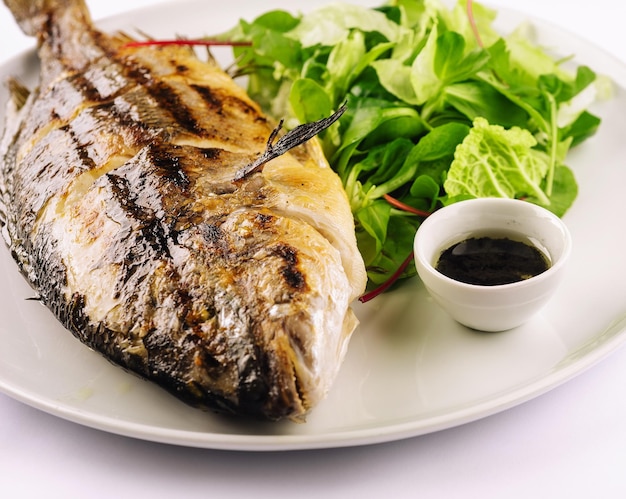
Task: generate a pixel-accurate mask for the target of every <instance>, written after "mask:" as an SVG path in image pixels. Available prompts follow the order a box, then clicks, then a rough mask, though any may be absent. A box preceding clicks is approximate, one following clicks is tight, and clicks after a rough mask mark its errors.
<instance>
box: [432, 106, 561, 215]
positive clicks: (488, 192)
mask: <svg viewBox="0 0 626 499" xmlns="http://www.w3.org/2000/svg"><path fill="white" fill-rule="evenodd" d="M536 144H537V141H536V139H535V137H533V135H532V134H531V133H530V132H529V131H528V130H524V129H522V128H519V127H513V128H511V129H509V130H507V129H505V128H504V127H502V126H500V125H490V124H489V122H488V121H487V120H486V119H484V118H476V119H475V120H474V122H473V126H472V128H471V130H470V132H469V134H467V136H466V137H465V139H464V140H463V142H462V143H461V144H459V146H458V147H457V148H456V151H455V154H454V160H453V161H452V164H451V165H450V170H449V171H448V176H447V178H446V180H445V182H444V185H443V187H444V189H445V191H446V193H447V194H448V197H449V198H452V199H454V198H456V197H460V196H463V197H467V196H469V197H477V198H478V197H508V198H521V197H532V198H535V199H537V200H538V201H539V202H540V203H541V204H544V205H549V204H550V200H549V198H548V196H547V195H546V194H545V193H544V191H543V190H542V188H541V183H542V181H543V179H544V178H545V176H546V174H547V172H548V168H549V162H548V161H547V158H546V157H545V155H542V154H538V153H537V152H536V151H534V150H533V149H532V148H533V147H534V146H535V145H536Z"/></svg>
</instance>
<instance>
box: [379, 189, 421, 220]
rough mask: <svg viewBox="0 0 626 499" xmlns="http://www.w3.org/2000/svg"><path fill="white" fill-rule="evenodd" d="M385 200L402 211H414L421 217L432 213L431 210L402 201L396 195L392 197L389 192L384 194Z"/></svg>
mask: <svg viewBox="0 0 626 499" xmlns="http://www.w3.org/2000/svg"><path fill="white" fill-rule="evenodd" d="M383 197H384V198H385V201H387V202H388V203H389V204H390V205H391V206H394V207H395V208H398V209H400V210H402V211H407V212H409V213H413V214H414V215H419V216H420V217H427V216H428V215H430V212H428V211H424V210H418V209H417V208H413V207H412V206H409V205H408V204H406V203H403V202H402V201H399V200H397V199H396V198H394V197H391V196H390V195H389V194H383Z"/></svg>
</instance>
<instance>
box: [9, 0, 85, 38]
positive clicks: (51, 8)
mask: <svg viewBox="0 0 626 499" xmlns="http://www.w3.org/2000/svg"><path fill="white" fill-rule="evenodd" d="M4 3H5V5H6V6H7V7H8V8H9V10H10V11H11V13H12V14H13V17H15V20H16V21H17V24H18V25H19V27H20V28H21V30H22V31H23V32H24V34H26V35H28V36H42V35H43V33H45V32H47V31H48V29H49V27H48V25H49V21H50V19H51V18H52V17H53V16H58V15H63V14H64V13H65V12H67V11H70V10H73V11H74V12H75V13H77V14H80V16H81V17H83V19H84V21H85V22H86V24H91V19H90V17H89V12H88V10H87V5H86V4H85V2H84V0H4ZM74 15H76V14H74Z"/></svg>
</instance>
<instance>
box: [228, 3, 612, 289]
mask: <svg viewBox="0 0 626 499" xmlns="http://www.w3.org/2000/svg"><path fill="white" fill-rule="evenodd" d="M495 17H496V12H495V11H493V10H491V9H489V8H487V7H485V6H483V5H479V4H476V3H474V4H472V2H471V1H465V0H463V1H459V3H458V4H457V5H456V6H454V7H453V8H449V7H446V6H444V5H443V3H441V2H440V1H438V0H395V1H392V2H390V3H388V4H386V5H383V6H381V7H379V8H374V9H370V8H365V7H362V6H357V5H351V4H345V3H337V4H331V5H328V6H326V7H323V8H321V9H319V10H316V11H313V12H311V13H307V14H305V15H301V14H294V13H290V12H286V11H283V10H275V11H271V12H267V13H265V14H263V15H261V16H260V17H258V18H256V19H255V20H253V21H246V20H241V21H240V23H239V24H238V25H237V26H236V27H235V28H234V29H232V30H231V31H229V32H228V33H226V34H224V35H222V38H223V39H228V40H232V41H237V42H250V43H249V45H248V46H236V47H234V48H233V50H234V52H235V56H236V64H237V72H238V73H239V74H246V75H247V76H248V78H249V80H248V91H249V93H250V95H251V97H252V98H253V99H255V100H256V101H257V102H258V103H259V104H260V105H261V106H262V107H263V108H264V110H265V111H266V112H267V113H268V114H269V115H270V116H273V117H275V118H277V119H284V123H285V126H286V127H287V128H293V127H295V126H296V125H298V124H300V123H305V122H311V121H315V120H319V119H321V118H324V117H326V116H328V115H330V114H332V113H333V112H334V111H335V110H337V109H338V108H339V107H340V106H341V105H342V104H343V103H346V104H347V110H346V112H345V113H344V115H343V116H342V117H341V119H340V120H339V121H338V122H337V123H335V124H333V125H332V126H331V127H330V128H329V129H327V130H325V131H324V132H323V133H322V134H320V136H319V138H320V140H321V143H322V146H323V149H324V152H325V154H326V157H327V158H328V160H329V162H330V164H331V167H332V168H333V169H334V170H335V171H336V172H337V173H338V174H339V176H340V178H341V180H342V182H343V185H344V188H345V190H346V192H347V194H348V197H349V200H350V205H351V208H352V212H353V214H354V218H355V223H356V233H357V240H358V244H359V249H360V251H361V253H362V255H363V257H364V260H365V263H366V266H367V270H368V276H369V280H370V287H376V286H377V285H380V284H381V283H384V282H386V281H388V280H389V278H390V277H391V276H393V275H397V274H398V273H401V275H402V277H406V276H410V275H412V274H413V273H414V272H415V269H414V266H413V265H410V264H409V265H406V263H408V262H410V255H411V252H412V244H413V238H414V235H415V232H416V230H417V227H418V226H419V224H420V223H421V221H422V220H423V219H424V217H425V216H428V214H429V213H432V212H433V211H434V210H437V209H438V208H440V207H442V206H445V205H448V204H451V203H454V202H456V201H459V200H463V199H468V198H475V197H487V196H490V197H493V196H498V197H510V198H520V199H525V200H528V201H530V202H533V203H536V204H539V205H541V206H544V207H546V208H548V209H549V210H551V211H553V212H554V213H556V214H557V215H559V216H562V215H563V214H564V213H565V212H566V211H567V209H568V208H569V207H570V206H571V204H572V202H573V201H574V199H575V198H576V196H577V192H578V188H577V184H576V180H575V177H574V174H573V172H572V171H571V170H570V169H569V168H568V167H567V166H566V164H565V160H566V156H567V153H568V151H569V150H570V148H572V147H573V146H575V145H577V144H579V143H580V142H582V141H584V140H585V139H587V138H588V137H590V136H591V135H593V134H594V133H595V131H596V130H597V128H598V126H599V124H600V119H599V118H598V117H596V116H594V115H593V114H591V113H590V112H589V111H588V110H587V109H588V107H589V106H590V104H591V103H592V102H593V101H594V99H595V98H596V96H597V93H598V89H599V88H600V87H601V85H599V82H600V80H601V79H599V78H597V77H596V74H595V73H594V72H593V71H592V70H591V69H590V68H588V67H585V66H580V67H575V68H574V69H571V70H567V69H565V68H564V64H563V63H564V62H566V61H563V60H556V59H555V58H554V57H553V56H551V55H550V54H549V53H548V52H547V51H545V50H544V49H543V48H541V47H540V46H538V45H537V44H536V43H535V42H533V41H532V38H531V37H530V35H529V26H527V25H521V26H520V27H519V28H518V29H517V30H516V31H514V32H512V33H510V34H507V35H506V36H503V35H501V34H499V33H498V32H496V31H495V29H494V27H493V21H494V19H495ZM403 262H404V265H403ZM398 269H400V271H399V270H398Z"/></svg>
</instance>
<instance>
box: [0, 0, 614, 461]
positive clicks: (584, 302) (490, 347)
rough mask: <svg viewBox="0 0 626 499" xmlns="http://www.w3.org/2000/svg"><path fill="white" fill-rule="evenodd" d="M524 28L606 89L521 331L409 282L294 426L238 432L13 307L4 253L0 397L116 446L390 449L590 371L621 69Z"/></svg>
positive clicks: (0, 259)
mask: <svg viewBox="0 0 626 499" xmlns="http://www.w3.org/2000/svg"><path fill="white" fill-rule="evenodd" d="M322 3H324V0H315V1H313V0H307V1H306V2H305V1H300V2H295V1H294V0H272V1H271V2H267V3H265V4H264V5H259V4H260V2H256V1H255V0H248V1H245V2H232V1H231V2H228V3H226V4H224V5H223V6H222V7H221V8H220V9H215V7H214V6H212V2H204V1H202V0H195V1H189V2H186V3H184V2H176V4H175V5H174V4H173V3H172V4H164V5H162V6H158V7H154V8H151V9H149V10H140V11H135V12H132V13H130V14H128V15H125V16H123V17H122V16H120V17H116V18H114V19H110V20H108V21H106V22H104V23H102V26H103V27H105V28H107V29H111V28H123V29H125V30H128V31H132V30H133V28H140V29H141V30H143V31H144V32H148V33H151V34H152V35H153V36H157V37H171V36H173V35H175V34H183V33H184V34H185V35H188V36H200V35H204V34H211V33H216V32H220V31H222V30H224V29H225V28H227V27H230V26H232V25H233V24H234V23H235V22H236V21H237V19H238V17H239V16H240V15H243V14H244V13H245V16H246V17H247V18H252V17H253V15H254V13H257V12H259V11H260V10H261V9H264V10H267V9H268V5H271V6H272V7H274V6H281V7H285V8H290V9H292V10H295V9H299V8H302V10H305V9H304V6H305V5H306V8H307V9H308V8H311V7H313V6H315V5H318V4H322ZM363 3H366V4H368V5H376V4H377V3H378V2H369V1H368V2H363ZM499 19H501V21H499V23H500V25H501V26H502V28H503V29H509V27H510V26H512V25H514V24H517V23H519V22H521V21H522V20H523V19H522V17H521V16H519V15H516V14H514V13H511V12H506V11H501V13H500V18H499ZM534 24H535V26H537V29H538V34H539V36H540V40H541V41H542V43H544V44H545V45H548V46H551V47H554V48H555V49H556V51H557V52H558V53H560V54H563V55H569V54H572V53H573V54H576V56H577V61H578V62H581V63H586V64H589V65H591V66H592V67H593V68H594V69H596V70H598V71H600V72H602V73H605V74H607V75H610V76H611V77H612V78H613V80H614V82H615V84H616V89H615V91H616V93H615V96H614V97H613V99H612V100H611V101H609V102H605V103H601V104H599V105H598V106H596V108H595V109H594V111H595V112H597V113H598V114H599V115H600V116H601V117H602V118H603V120H604V122H603V125H602V127H601V130H600V133H599V134H598V135H597V136H596V137H594V138H593V139H591V140H589V141H588V142H586V143H585V144H583V146H582V147H579V148H578V149H576V150H575V151H573V152H572V153H571V156H570V159H569V164H570V166H571V167H572V168H573V169H574V171H575V173H576V175H577V178H578V181H579V183H580V195H579V198H578V200H577V201H576V203H575V205H574V207H573V208H572V209H571V211H570V212H569V213H568V214H567V215H566V217H565V220H566V222H567V224H568V226H569V228H570V230H571V232H572V236H573V240H574V250H573V254H572V261H571V267H570V271H569V274H568V275H567V277H566V280H565V282H564V283H563V286H562V287H561V288H560V290H559V292H558V294H557V295H556V296H555V297H554V299H553V300H552V301H551V302H550V303H549V305H548V307H547V308H546V309H545V310H544V312H542V314H541V315H539V316H538V317H536V318H535V319H534V320H532V321H531V322H530V323H527V324H526V325H524V326H522V327H520V328H518V329H515V330H512V331H509V332H505V333H497V334H493V333H491V334H485V333H477V332H472V331H470V330H468V329H465V328H463V327H461V326H458V325H457V324H455V323H454V322H453V321H452V320H451V319H449V318H448V317H447V316H446V315H445V314H444V313H443V312H441V310H440V309H439V308H437V306H436V305H434V304H433V303H432V302H431V300H430V299H429V298H428V296H427V295H426V293H425V292H424V290H423V289H422V287H421V285H420V284H419V283H418V281H417V280H412V281H409V282H406V283H404V285H403V286H401V287H400V288H399V289H398V290H396V291H394V292H392V293H390V294H388V295H385V296H382V297H379V298H377V299H375V300H374V301H372V302H370V303H369V304H367V305H360V304H357V305H356V311H357V313H358V315H359V317H360V319H361V321H362V325H361V327H360V328H359V329H358V330H357V331H356V333H355V335H354V337H353V340H352V343H351V345H350V349H349V353H348V355H347V358H346V361H345V364H344V366H343V368H342V370H341V373H340V375H339V378H338V379H337V382H336V384H335V385H334V388H333V390H332V392H331V393H330V395H329V397H328V398H327V400H325V401H324V402H323V403H322V404H320V405H319V406H318V407H317V408H316V409H315V410H314V411H313V412H312V414H311V415H310V417H309V418H308V422H307V423H305V424H301V425H297V424H292V423H280V424H242V423H237V422H234V421H233V420H231V419H229V418H225V417H220V416H215V415H213V414H207V413H203V412H201V411H198V410H196V409H192V408H190V407H187V406H186V405H184V404H182V403H181V402H179V401H177V400H176V399H174V398H173V397H171V396H170V395H168V394H166V393H165V392H164V391H162V390H161V389H160V388H158V387H156V386H154V385H152V384H150V383H148V382H145V381H143V380H140V379H138V378H137V377H135V376H133V375H131V374H128V373H126V372H124V371H123V370H121V369H119V368H117V367H115V366H113V365H111V364H110V363H108V362H107V361H106V360H105V359H103V358H102V357H101V356H100V355H98V354H96V353H94V352H92V351H90V350H89V349H88V348H86V347H84V346H83V345H82V344H80V343H79V342H78V341H77V340H75V339H74V338H73V337H72V335H71V334H70V333H68V332H67V331H65V330H64V329H63V328H62V327H61V326H60V325H59V324H58V323H57V321H56V320H55V319H54V318H53V317H52V315H51V314H50V313H49V312H48V311H47V309H45V308H44V307H43V306H42V305H40V304H39V303H37V302H36V301H29V300H26V298H28V297H30V296H32V295H33V292H32V291H31V290H30V288H29V287H28V286H27V285H26V284H25V282H24V281H23V279H22V278H21V276H20V275H19V274H18V272H17V269H16V266H15V265H14V263H13V261H12V260H11V258H10V256H9V254H8V251H6V249H5V248H4V247H3V248H2V250H1V251H0V266H1V268H2V273H3V280H4V286H3V287H2V290H0V317H1V318H2V320H1V324H0V345H2V347H1V348H0V389H1V390H2V391H4V392H5V393H7V394H9V395H10V396H12V397H14V398H16V399H18V400H21V401H22V402H25V403H27V404H30V405H32V406H34V407H37V408H39V409H41V410H43V411H46V412H49V413H51V414H54V415H56V416H59V417H62V418H65V419H68V420H71V421H75V422H77V423H81V424H84V425H87V426H90V427H93V428H98V429H101V430H105V431H109V432H113V433H117V434H122V435H127V436H132V437H136V438H141V439H146V440H152V441H158V442H166V443H172V444H180V445H187V446H195V447H206V448H220V449H235V450H287V449H306V448H321V447H341V446H348V445H362V444H369V443H376V442H383V441H390V440H395V439H401V438H407V437H412V436H416V435H420V434H425V433H428V432H433V431H436V430H441V429H444V428H449V427H452V426H456V425H460V424H463V423H466V422H469V421H472V420H476V419H478V418H482V417H485V416H488V415H490V414H494V413H496V412H498V411H501V410H504V409H506V408H509V407H512V406H514V405H516V404H519V403H521V402H524V401H526V400H528V399H530V398H533V397H536V396H538V395H539V394H542V393H544V392H546V391H548V390H550V389H551V388H554V387H555V386H557V385H559V384H560V383H562V382H564V381H566V380H568V379H570V378H571V377H573V376H574V375H576V374H579V373H580V372H582V371H583V370H585V369H586V368H588V367H590V366H592V365H593V364H595V363H596V362H598V361H599V360H600V359H602V358H603V357H604V356H606V355H607V354H609V353H610V352H612V351H613V350H615V349H616V348H617V347H619V346H620V345H621V344H622V343H623V342H624V341H625V340H626V332H625V331H626V258H624V256H623V248H624V246H625V245H626V232H625V231H623V230H622V228H621V225H622V219H621V217H622V216H625V215H626V196H624V194H623V189H624V187H623V186H624V185H626V164H625V160H624V158H625V155H626V142H625V141H624V139H623V131H624V130H626V113H624V109H626V92H625V88H626V68H624V66H622V65H621V63H619V62H618V61H616V60H614V59H612V58H611V57H610V56H608V55H607V54H605V53H603V52H601V51H600V50H598V49H596V48H595V47H593V46H590V45H589V44H588V43H586V42H584V41H582V40H579V39H578V38H577V37H575V36H573V35H570V34H567V33H563V32H562V31H560V30H558V29H555V28H554V27H552V26H547V25H544V24H541V23H538V22H535V23H534ZM222 57H227V56H226V55H222ZM36 72H37V62H36V58H35V56H34V54H33V53H31V52H29V53H26V54H23V55H22V56H19V57H17V58H15V59H13V60H11V61H9V62H8V63H5V64H4V65H3V66H2V67H0V77H2V79H4V77H5V76H6V75H9V74H17V75H19V76H22V77H23V78H24V79H26V80H27V81H30V82H33V81H34V79H35V78H36ZM2 92H3V93H2V95H0V97H1V98H2V101H4V100H5V99H6V92H5V91H4V90H2ZM616 221H617V222H618V223H617V224H616ZM580 403H581V404H583V403H584V401H583V400H581V402H580Z"/></svg>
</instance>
